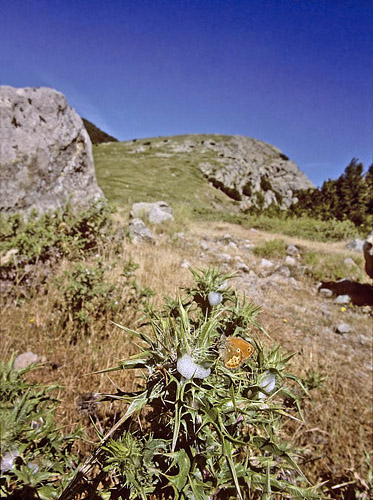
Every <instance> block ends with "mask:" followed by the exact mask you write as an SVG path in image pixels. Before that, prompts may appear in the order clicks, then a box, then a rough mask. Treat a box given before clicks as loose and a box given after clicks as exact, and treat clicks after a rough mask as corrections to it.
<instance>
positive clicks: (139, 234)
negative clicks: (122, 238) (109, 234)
mask: <svg viewBox="0 0 373 500" xmlns="http://www.w3.org/2000/svg"><path fill="white" fill-rule="evenodd" d="M128 229H129V236H130V238H131V240H132V241H133V243H155V238H154V236H153V233H152V232H151V231H150V229H149V228H148V227H147V226H146V225H145V223H144V221H142V220H141V219H138V218H134V219H131V220H130V223H129V225H128Z"/></svg>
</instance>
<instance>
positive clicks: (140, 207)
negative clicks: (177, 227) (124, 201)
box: [130, 201, 174, 224]
mask: <svg viewBox="0 0 373 500" xmlns="http://www.w3.org/2000/svg"><path fill="white" fill-rule="evenodd" d="M130 216H131V217H133V218H139V219H143V220H144V222H145V221H149V222H150V223H152V224H161V223H162V222H165V221H168V220H174V217H173V215H172V208H171V207H170V206H169V205H168V204H167V203H166V202H165V201H156V202H155V203H146V202H140V203H134V204H133V205H132V208H131V213H130Z"/></svg>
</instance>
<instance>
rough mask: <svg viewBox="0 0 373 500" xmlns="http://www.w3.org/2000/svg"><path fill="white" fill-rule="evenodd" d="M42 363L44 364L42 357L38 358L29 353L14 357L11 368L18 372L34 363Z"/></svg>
mask: <svg viewBox="0 0 373 500" xmlns="http://www.w3.org/2000/svg"><path fill="white" fill-rule="evenodd" d="M44 362H45V357H44V356H41V357H40V356H38V355H37V354H35V353H34V352H31V351H29V352H24V353H22V354H19V355H18V356H17V357H16V359H15V360H14V364H13V368H14V369H15V370H17V371H19V370H23V369H24V368H27V367H28V366H30V365H33V364H35V363H44Z"/></svg>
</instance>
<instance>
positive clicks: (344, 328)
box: [335, 323, 351, 335]
mask: <svg viewBox="0 0 373 500" xmlns="http://www.w3.org/2000/svg"><path fill="white" fill-rule="evenodd" d="M335 331H336V333H340V334H341V335H343V334H344V333H350V331H351V326H350V325H348V324H347V323H339V325H337V326H336V328H335Z"/></svg>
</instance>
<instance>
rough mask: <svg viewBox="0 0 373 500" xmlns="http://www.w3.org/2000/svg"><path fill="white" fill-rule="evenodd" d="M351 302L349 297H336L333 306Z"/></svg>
mask: <svg viewBox="0 0 373 500" xmlns="http://www.w3.org/2000/svg"><path fill="white" fill-rule="evenodd" d="M350 302H351V299H350V296H349V295H338V297H337V298H336V299H334V304H349V303H350Z"/></svg>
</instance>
